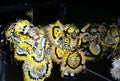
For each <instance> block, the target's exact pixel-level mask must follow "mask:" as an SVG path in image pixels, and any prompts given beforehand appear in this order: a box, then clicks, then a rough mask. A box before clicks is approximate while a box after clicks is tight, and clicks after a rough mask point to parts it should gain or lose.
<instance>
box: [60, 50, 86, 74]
mask: <svg viewBox="0 0 120 81" xmlns="http://www.w3.org/2000/svg"><path fill="white" fill-rule="evenodd" d="M85 60H86V59H85V56H84V53H83V52H82V51H81V50H78V51H76V52H72V51H69V52H66V54H65V55H64V56H63V59H62V65H61V70H62V72H63V73H64V72H68V73H78V72H80V71H81V70H82V67H83V65H84V64H85Z"/></svg>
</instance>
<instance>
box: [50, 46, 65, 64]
mask: <svg viewBox="0 0 120 81" xmlns="http://www.w3.org/2000/svg"><path fill="white" fill-rule="evenodd" d="M64 54H65V50H64V49H61V47H60V46H52V48H51V56H52V59H53V61H54V62H56V63H58V64H59V63H61V61H62V58H63V55H64Z"/></svg>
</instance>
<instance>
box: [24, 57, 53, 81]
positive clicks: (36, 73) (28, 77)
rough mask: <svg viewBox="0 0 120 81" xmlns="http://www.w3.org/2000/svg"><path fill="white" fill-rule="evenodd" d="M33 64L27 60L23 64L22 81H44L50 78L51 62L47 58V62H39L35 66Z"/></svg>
mask: <svg viewBox="0 0 120 81" xmlns="http://www.w3.org/2000/svg"><path fill="white" fill-rule="evenodd" d="M34 64H35V63H34ZM34 64H32V62H30V61H28V60H26V61H25V62H24V64H23V72H24V81H44V79H46V78H48V77H49V76H50V74H51V69H52V61H51V59H50V57H49V56H48V57H47V62H41V63H39V64H37V65H34Z"/></svg>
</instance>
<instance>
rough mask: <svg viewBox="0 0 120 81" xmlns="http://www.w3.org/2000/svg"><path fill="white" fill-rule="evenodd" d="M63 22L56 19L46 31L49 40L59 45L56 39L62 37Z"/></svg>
mask: <svg viewBox="0 0 120 81" xmlns="http://www.w3.org/2000/svg"><path fill="white" fill-rule="evenodd" d="M63 27H64V26H63V24H62V23H60V22H59V21H57V22H56V23H55V24H50V25H49V26H48V27H47V29H46V31H47V35H48V37H49V40H50V41H51V42H52V44H53V45H59V42H58V40H60V38H61V37H63Z"/></svg>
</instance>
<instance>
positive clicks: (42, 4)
mask: <svg viewBox="0 0 120 81" xmlns="http://www.w3.org/2000/svg"><path fill="white" fill-rule="evenodd" d="M31 9H33V14H34V15H33V24H34V25H48V24H50V23H54V22H56V20H60V21H61V22H62V23H65V24H66V23H74V24H75V25H76V26H78V27H79V28H82V27H83V25H84V24H85V23H88V22H90V23H103V22H106V23H108V24H109V23H111V22H116V19H117V17H120V12H119V11H120V9H119V3H118V2H117V1H115V0H113V1H110V0H89V1H87V0H78V1H77V0H72V1H70V0H66V1H64V0H57V1H56V0H53V1H49V0H46V1H45V0H36V1H32V0H29V1H27V0H24V1H8V2H2V1H1V2H0V24H1V25H2V28H1V29H0V30H4V29H5V28H7V25H8V24H9V23H10V22H13V21H16V19H28V20H29V21H31V17H29V16H27V15H26V12H27V11H29V10H31ZM31 22H32V21H31ZM6 50H7V51H8V54H7V55H6V63H7V65H6V81H23V73H22V69H21V67H22V66H21V65H22V62H18V63H17V64H16V62H15V61H14V60H12V62H11V55H12V54H13V53H12V52H10V50H9V46H8V47H7V48H6ZM12 56H13V55H12ZM12 59H13V58H12ZM86 65H87V68H88V69H91V70H93V71H95V72H97V73H99V74H101V75H103V76H105V77H107V78H109V79H111V81H114V79H113V78H112V77H111V75H110V73H109V72H110V68H111V67H112V66H111V59H106V57H105V58H103V59H102V60H99V61H96V62H87V64H86ZM90 80H91V81H107V80H105V79H103V78H100V77H98V76H96V75H95V74H93V73H91V72H88V71H87V72H86V73H85V74H83V73H79V74H78V75H76V78H74V79H73V78H71V77H69V79H65V78H61V77H60V68H59V65H57V64H55V63H53V69H52V74H51V76H50V78H48V79H45V81H90Z"/></svg>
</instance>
